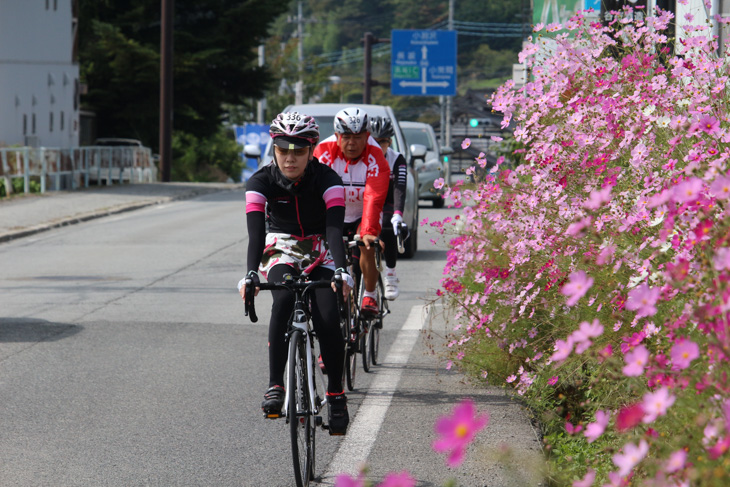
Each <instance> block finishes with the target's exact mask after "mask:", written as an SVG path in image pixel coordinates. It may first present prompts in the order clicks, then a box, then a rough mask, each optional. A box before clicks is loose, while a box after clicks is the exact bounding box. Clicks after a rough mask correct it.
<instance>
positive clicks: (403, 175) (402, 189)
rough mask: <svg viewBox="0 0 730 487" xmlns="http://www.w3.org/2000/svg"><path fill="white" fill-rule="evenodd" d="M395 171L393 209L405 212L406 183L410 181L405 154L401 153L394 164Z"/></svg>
mask: <svg viewBox="0 0 730 487" xmlns="http://www.w3.org/2000/svg"><path fill="white" fill-rule="evenodd" d="M393 172H394V173H395V178H394V182H395V184H394V188H393V211H394V212H395V211H400V212H401V213H403V208H405V205H406V184H407V181H408V167H407V166H406V159H405V158H404V157H403V154H400V155H399V156H398V158H397V159H396V160H395V163H394V164H393Z"/></svg>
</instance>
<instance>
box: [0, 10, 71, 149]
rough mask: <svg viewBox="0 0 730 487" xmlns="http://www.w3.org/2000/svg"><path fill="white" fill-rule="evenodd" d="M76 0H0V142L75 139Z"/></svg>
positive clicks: (58, 143)
mask: <svg viewBox="0 0 730 487" xmlns="http://www.w3.org/2000/svg"><path fill="white" fill-rule="evenodd" d="M76 12H77V0H0V147H2V146H7V145H30V146H44V147H60V148H68V147H76V146H78V145H79V88H80V85H79V67H78V64H77V61H76V52H75V51H76V26H77V14H76Z"/></svg>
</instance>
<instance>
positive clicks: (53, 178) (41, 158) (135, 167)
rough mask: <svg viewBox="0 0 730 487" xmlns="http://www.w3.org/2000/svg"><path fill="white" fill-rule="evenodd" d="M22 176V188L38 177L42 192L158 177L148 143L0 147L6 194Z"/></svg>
mask: <svg viewBox="0 0 730 487" xmlns="http://www.w3.org/2000/svg"><path fill="white" fill-rule="evenodd" d="M18 178H22V179H23V191H24V192H25V193H29V192H30V182H31V180H32V179H34V178H38V179H40V190H41V193H45V192H46V191H48V190H49V186H51V188H50V189H51V190H55V191H58V190H61V189H77V188H79V187H80V186H81V185H83V186H84V187H88V186H89V183H90V182H95V183H96V184H102V182H104V183H105V184H106V185H111V184H113V183H115V182H119V183H122V182H123V181H124V180H127V181H129V182H130V183H135V182H137V183H141V182H150V183H152V182H155V181H157V167H156V166H155V163H154V160H153V158H152V151H151V150H150V149H149V148H147V147H134V146H88V147H75V148H71V149H59V148H52V147H2V148H0V179H2V180H4V183H5V190H6V194H10V193H12V192H13V184H12V180H13V179H18Z"/></svg>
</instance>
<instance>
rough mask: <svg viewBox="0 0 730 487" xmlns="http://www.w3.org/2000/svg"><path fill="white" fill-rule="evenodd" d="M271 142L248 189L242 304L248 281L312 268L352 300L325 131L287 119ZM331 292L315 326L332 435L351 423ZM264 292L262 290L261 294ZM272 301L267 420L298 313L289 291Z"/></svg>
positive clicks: (315, 307)
mask: <svg viewBox="0 0 730 487" xmlns="http://www.w3.org/2000/svg"><path fill="white" fill-rule="evenodd" d="M270 135H271V137H272V139H273V145H274V160H273V162H272V163H271V164H269V165H267V166H264V167H263V168H261V169H260V170H258V171H257V172H256V173H255V174H254V175H253V176H252V177H251V178H250V179H249V180H248V181H247V183H246V222H247V227H248V236H249V243H248V253H247V260H248V264H247V265H248V268H247V269H248V273H247V275H246V277H245V278H244V279H241V282H239V291H240V292H241V297H244V296H245V291H246V290H245V285H246V284H245V281H246V279H250V280H251V282H252V284H251V285H253V286H256V284H258V283H259V282H260V280H259V276H258V272H259V271H260V272H261V273H262V274H263V275H264V276H265V277H266V279H267V280H268V281H269V282H280V281H282V280H283V278H284V276H285V275H286V274H300V273H301V272H302V271H303V270H304V269H307V268H312V267H313V265H314V267H313V269H312V270H311V272H310V274H309V275H310V277H311V279H312V280H319V279H329V278H331V279H332V281H333V287H332V290H335V287H334V276H335V274H339V275H341V277H342V281H343V287H344V289H343V291H344V292H345V294H347V292H349V288H350V287H352V286H353V284H354V283H353V280H352V278H351V277H350V276H349V275H348V274H347V272H346V271H345V268H346V256H345V247H344V244H343V241H342V228H343V224H344V217H345V193H344V187H343V185H342V179H341V178H340V177H339V176H338V175H337V173H336V172H335V171H333V170H332V169H330V168H329V167H328V166H326V165H324V164H320V163H319V161H317V159H315V158H314V157H313V150H314V146H315V145H316V143H317V142H318V140H319V126H318V125H317V123H316V122H315V120H314V118H312V117H310V116H307V115H304V114H300V113H297V112H288V113H281V114H279V115H278V116H277V117H276V119H274V121H273V122H272V123H271V127H270ZM267 218H268V223H269V231H268V232H267V231H266V226H265V225H266V219H267ZM317 264H318V265H317ZM332 290H329V289H317V290H315V291H314V292H313V294H312V302H311V304H312V324H313V326H314V330H315V332H316V333H317V337H318V339H319V344H320V349H321V352H322V359H323V361H324V365H325V367H326V368H327V371H328V384H327V396H328V397H327V402H328V403H329V405H330V407H329V425H330V434H344V433H345V432H346V431H347V425H348V423H349V415H348V412H347V398H346V397H345V394H344V392H343V389H342V371H343V366H344V361H345V360H344V353H345V344H344V339H343V337H342V333H341V331H340V329H339V311H338V308H337V298H336V295H335V294H334V293H333V292H332ZM258 291H259V289H258V287H257V288H256V290H255V292H256V293H258ZM272 296H273V299H274V304H273V306H272V308H271V321H270V323H269V388H268V390H267V391H266V393H265V394H264V401H263V403H262V404H261V407H262V409H263V410H264V413H265V415H266V416H267V417H277V416H280V415H281V409H282V406H283V402H284V369H285V367H286V359H287V346H286V337H285V334H286V327H287V322H288V320H289V316H290V314H291V312H292V310H293V307H294V299H293V296H292V295H291V293H289V292H288V291H285V290H277V291H273V292H272Z"/></svg>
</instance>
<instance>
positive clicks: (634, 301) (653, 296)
mask: <svg viewBox="0 0 730 487" xmlns="http://www.w3.org/2000/svg"><path fill="white" fill-rule="evenodd" d="M660 293H661V290H660V289H659V288H658V287H655V288H650V287H649V285H648V284H647V283H642V284H641V285H639V286H636V287H635V288H634V289H632V290H631V291H629V296H628V298H627V299H626V309H628V310H629V311H636V317H637V318H643V317H644V316H653V315H655V314H656V307H655V306H654V304H656V302H657V299H659V295H660Z"/></svg>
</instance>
